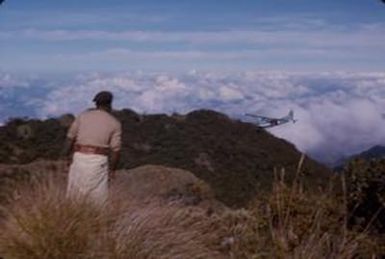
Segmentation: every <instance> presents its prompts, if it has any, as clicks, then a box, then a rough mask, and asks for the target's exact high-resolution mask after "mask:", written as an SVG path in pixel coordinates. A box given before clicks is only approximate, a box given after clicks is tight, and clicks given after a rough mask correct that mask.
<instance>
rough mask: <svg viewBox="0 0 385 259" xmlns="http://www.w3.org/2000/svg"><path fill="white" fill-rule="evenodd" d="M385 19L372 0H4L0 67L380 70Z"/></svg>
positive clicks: (0, 22)
mask: <svg viewBox="0 0 385 259" xmlns="http://www.w3.org/2000/svg"><path fill="white" fill-rule="evenodd" d="M384 25H385V5H384V4H382V3H381V1H379V0H365V1H364V0H339V1H335V0H323V1H310V0H295V1H287V0H274V1H270V0H260V1H257V0H253V1H251V0H239V1H230V0H222V1H213V0H205V1H202V0H194V1H186V0H185V1H183V0H179V1H177V0H175V1H171V0H163V1H155V0H154V1H145V0H142V1H123V0H110V1H89V0H83V1H74V0H73V1H48V0H41V1H29V0H28V1H27V0H21V1H15V0H6V1H5V2H4V3H3V5H2V6H1V8H0V55H1V60H0V69H1V70H5V71H14V72H38V73H50V72H54V73H66V72H79V71H126V70H130V71H136V70H144V71H165V70H167V71H176V72H180V71H188V70H196V69H201V70H226V71H239V70H250V69H265V70H294V71H305V70H306V71H334V70H344V71H347V70H348V71H378V70H381V68H382V67H384V65H385V60H384V59H383V58H382V56H381V54H383V53H384V52H385V46H383V45H384V44H383V42H385V36H383V35H384V32H385V29H384V28H385V26H384Z"/></svg>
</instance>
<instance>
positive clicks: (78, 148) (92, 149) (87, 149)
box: [74, 144, 110, 155]
mask: <svg viewBox="0 0 385 259" xmlns="http://www.w3.org/2000/svg"><path fill="white" fill-rule="evenodd" d="M109 150H110V149H109V148H108V147H97V146H92V145H80V144H75V147H74V151H75V152H80V153H84V154H97V155H108V153H109Z"/></svg>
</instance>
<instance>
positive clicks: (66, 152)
mask: <svg viewBox="0 0 385 259" xmlns="http://www.w3.org/2000/svg"><path fill="white" fill-rule="evenodd" d="M74 143H75V139H73V138H67V139H66V141H65V143H64V148H63V152H62V155H63V157H65V159H68V160H69V159H70V155H71V153H72V149H73V146H74Z"/></svg>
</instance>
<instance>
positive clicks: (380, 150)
mask: <svg viewBox="0 0 385 259" xmlns="http://www.w3.org/2000/svg"><path fill="white" fill-rule="evenodd" d="M383 158H385V146H381V145H376V146H373V147H371V148H369V149H368V150H365V151H363V152H361V153H358V154H354V155H352V156H349V157H347V158H344V159H341V160H340V161H338V163H337V165H336V167H335V170H336V171H341V170H343V168H344V167H345V166H346V165H347V164H349V162H351V161H353V160H355V159H364V160H367V161H369V160H371V159H383Z"/></svg>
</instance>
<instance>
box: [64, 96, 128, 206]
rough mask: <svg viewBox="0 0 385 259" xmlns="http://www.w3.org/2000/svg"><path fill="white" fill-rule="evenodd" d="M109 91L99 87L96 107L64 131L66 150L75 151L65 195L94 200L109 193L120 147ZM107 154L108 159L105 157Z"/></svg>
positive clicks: (98, 200) (96, 200) (118, 125)
mask: <svg viewBox="0 0 385 259" xmlns="http://www.w3.org/2000/svg"><path fill="white" fill-rule="evenodd" d="M112 99H113V96H112V93H110V92H107V91H102V92H99V93H98V94H96V96H95V98H94V99H93V101H94V102H95V104H96V108H95V109H89V110H87V111H85V112H83V113H81V114H80V115H79V116H78V117H77V118H76V119H75V121H74V122H73V123H72V125H71V127H70V129H69V130H68V133H67V141H66V147H65V153H66V155H67V156H69V155H70V153H71V151H72V150H73V151H74V154H73V157H72V163H71V166H70V170H69V175H68V185H67V196H68V197H74V196H79V195H81V196H86V197H87V198H89V199H90V200H91V201H93V202H94V203H97V204H103V203H104V202H105V201H106V199H107V197H108V181H109V180H112V179H113V178H114V177H115V169H116V166H117V163H118V160H119V153H120V149H121V135H122V126H121V123H120V122H119V121H118V120H117V119H116V118H115V117H114V116H112V115H111V113H110V112H111V109H112V108H111V106H112ZM108 157H110V161H108Z"/></svg>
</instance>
